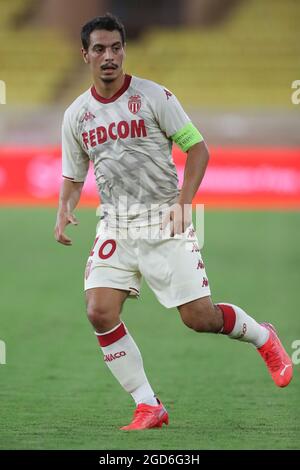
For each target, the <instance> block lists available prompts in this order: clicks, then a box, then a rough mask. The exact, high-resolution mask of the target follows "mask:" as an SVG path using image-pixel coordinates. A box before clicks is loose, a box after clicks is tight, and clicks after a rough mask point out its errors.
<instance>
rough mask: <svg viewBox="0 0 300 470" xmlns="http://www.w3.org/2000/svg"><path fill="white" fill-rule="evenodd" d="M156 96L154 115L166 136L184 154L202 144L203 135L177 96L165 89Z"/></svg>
mask: <svg viewBox="0 0 300 470" xmlns="http://www.w3.org/2000/svg"><path fill="white" fill-rule="evenodd" d="M155 95H156V96H155V100H154V108H155V111H154V113H155V116H156V119H157V122H158V124H159V126H160V128H161V130H162V131H163V132H164V133H165V134H166V136H167V137H168V138H169V139H172V140H173V141H174V142H175V143H176V144H177V145H178V147H180V148H181V150H183V151H184V152H186V151H187V150H188V149H189V148H190V147H192V146H193V145H195V144H196V143H198V142H202V140H203V137H202V135H201V134H200V132H199V131H198V129H197V128H196V127H195V126H194V125H193V123H192V122H191V119H190V118H189V116H188V115H187V114H186V113H185V111H184V110H183V108H182V106H181V104H180V103H179V101H178V99H177V98H176V96H175V95H174V94H173V93H171V92H170V91H169V90H167V89H166V88H163V87H159V90H156V94H155Z"/></svg>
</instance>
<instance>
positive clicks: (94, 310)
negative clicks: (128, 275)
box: [87, 301, 119, 333]
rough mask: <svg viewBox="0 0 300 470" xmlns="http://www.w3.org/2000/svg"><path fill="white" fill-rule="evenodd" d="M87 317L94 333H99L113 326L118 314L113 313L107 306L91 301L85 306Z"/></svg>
mask: <svg viewBox="0 0 300 470" xmlns="http://www.w3.org/2000/svg"><path fill="white" fill-rule="evenodd" d="M87 316H88V319H89V321H90V322H91V324H92V325H93V327H94V328H95V329H96V331H98V332H99V333H101V332H102V331H103V332H105V331H108V330H110V329H111V328H113V327H114V326H115V324H116V321H117V319H118V316H119V312H115V311H113V310H112V308H111V306H109V305H105V304H101V303H94V302H93V301H91V302H88V304H87Z"/></svg>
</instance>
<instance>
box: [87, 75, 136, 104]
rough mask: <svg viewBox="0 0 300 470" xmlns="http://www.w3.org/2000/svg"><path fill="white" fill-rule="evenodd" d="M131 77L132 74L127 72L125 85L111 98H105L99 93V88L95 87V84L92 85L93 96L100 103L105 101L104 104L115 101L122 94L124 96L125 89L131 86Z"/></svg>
mask: <svg viewBox="0 0 300 470" xmlns="http://www.w3.org/2000/svg"><path fill="white" fill-rule="evenodd" d="M131 79H132V76H131V75H127V74H125V80H124V83H123V85H122V86H121V88H120V89H119V90H118V91H117V93H115V94H114V95H113V96H112V97H111V98H103V96H100V95H99V94H98V93H97V90H96V88H95V85H93V86H92V88H91V93H92V95H93V97H94V98H95V99H96V100H97V101H100V103H103V104H108V103H113V102H114V101H116V100H117V99H118V98H120V96H122V95H123V93H125V91H126V90H127V89H128V88H129V85H130V82H131Z"/></svg>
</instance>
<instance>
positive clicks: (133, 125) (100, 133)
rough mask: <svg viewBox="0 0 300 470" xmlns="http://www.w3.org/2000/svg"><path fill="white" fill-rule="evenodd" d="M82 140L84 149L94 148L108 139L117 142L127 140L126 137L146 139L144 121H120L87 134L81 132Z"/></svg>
mask: <svg viewBox="0 0 300 470" xmlns="http://www.w3.org/2000/svg"><path fill="white" fill-rule="evenodd" d="M81 135H82V140H83V143H84V145H85V146H86V148H87V149H88V148H89V146H90V147H96V145H100V144H104V142H106V141H107V140H108V139H112V140H117V139H118V138H119V139H127V138H128V137H131V138H135V137H147V130H146V126H145V121H144V119H140V120H139V121H136V120H133V121H130V122H127V121H120V122H118V123H116V122H112V123H111V124H109V125H108V126H107V127H104V126H99V127H96V128H95V129H91V130H90V131H88V132H83V133H82V134H81Z"/></svg>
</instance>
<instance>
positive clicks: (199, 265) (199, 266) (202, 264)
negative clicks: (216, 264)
mask: <svg viewBox="0 0 300 470" xmlns="http://www.w3.org/2000/svg"><path fill="white" fill-rule="evenodd" d="M197 269H204V263H203V261H202V259H199V261H198V266H197Z"/></svg>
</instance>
